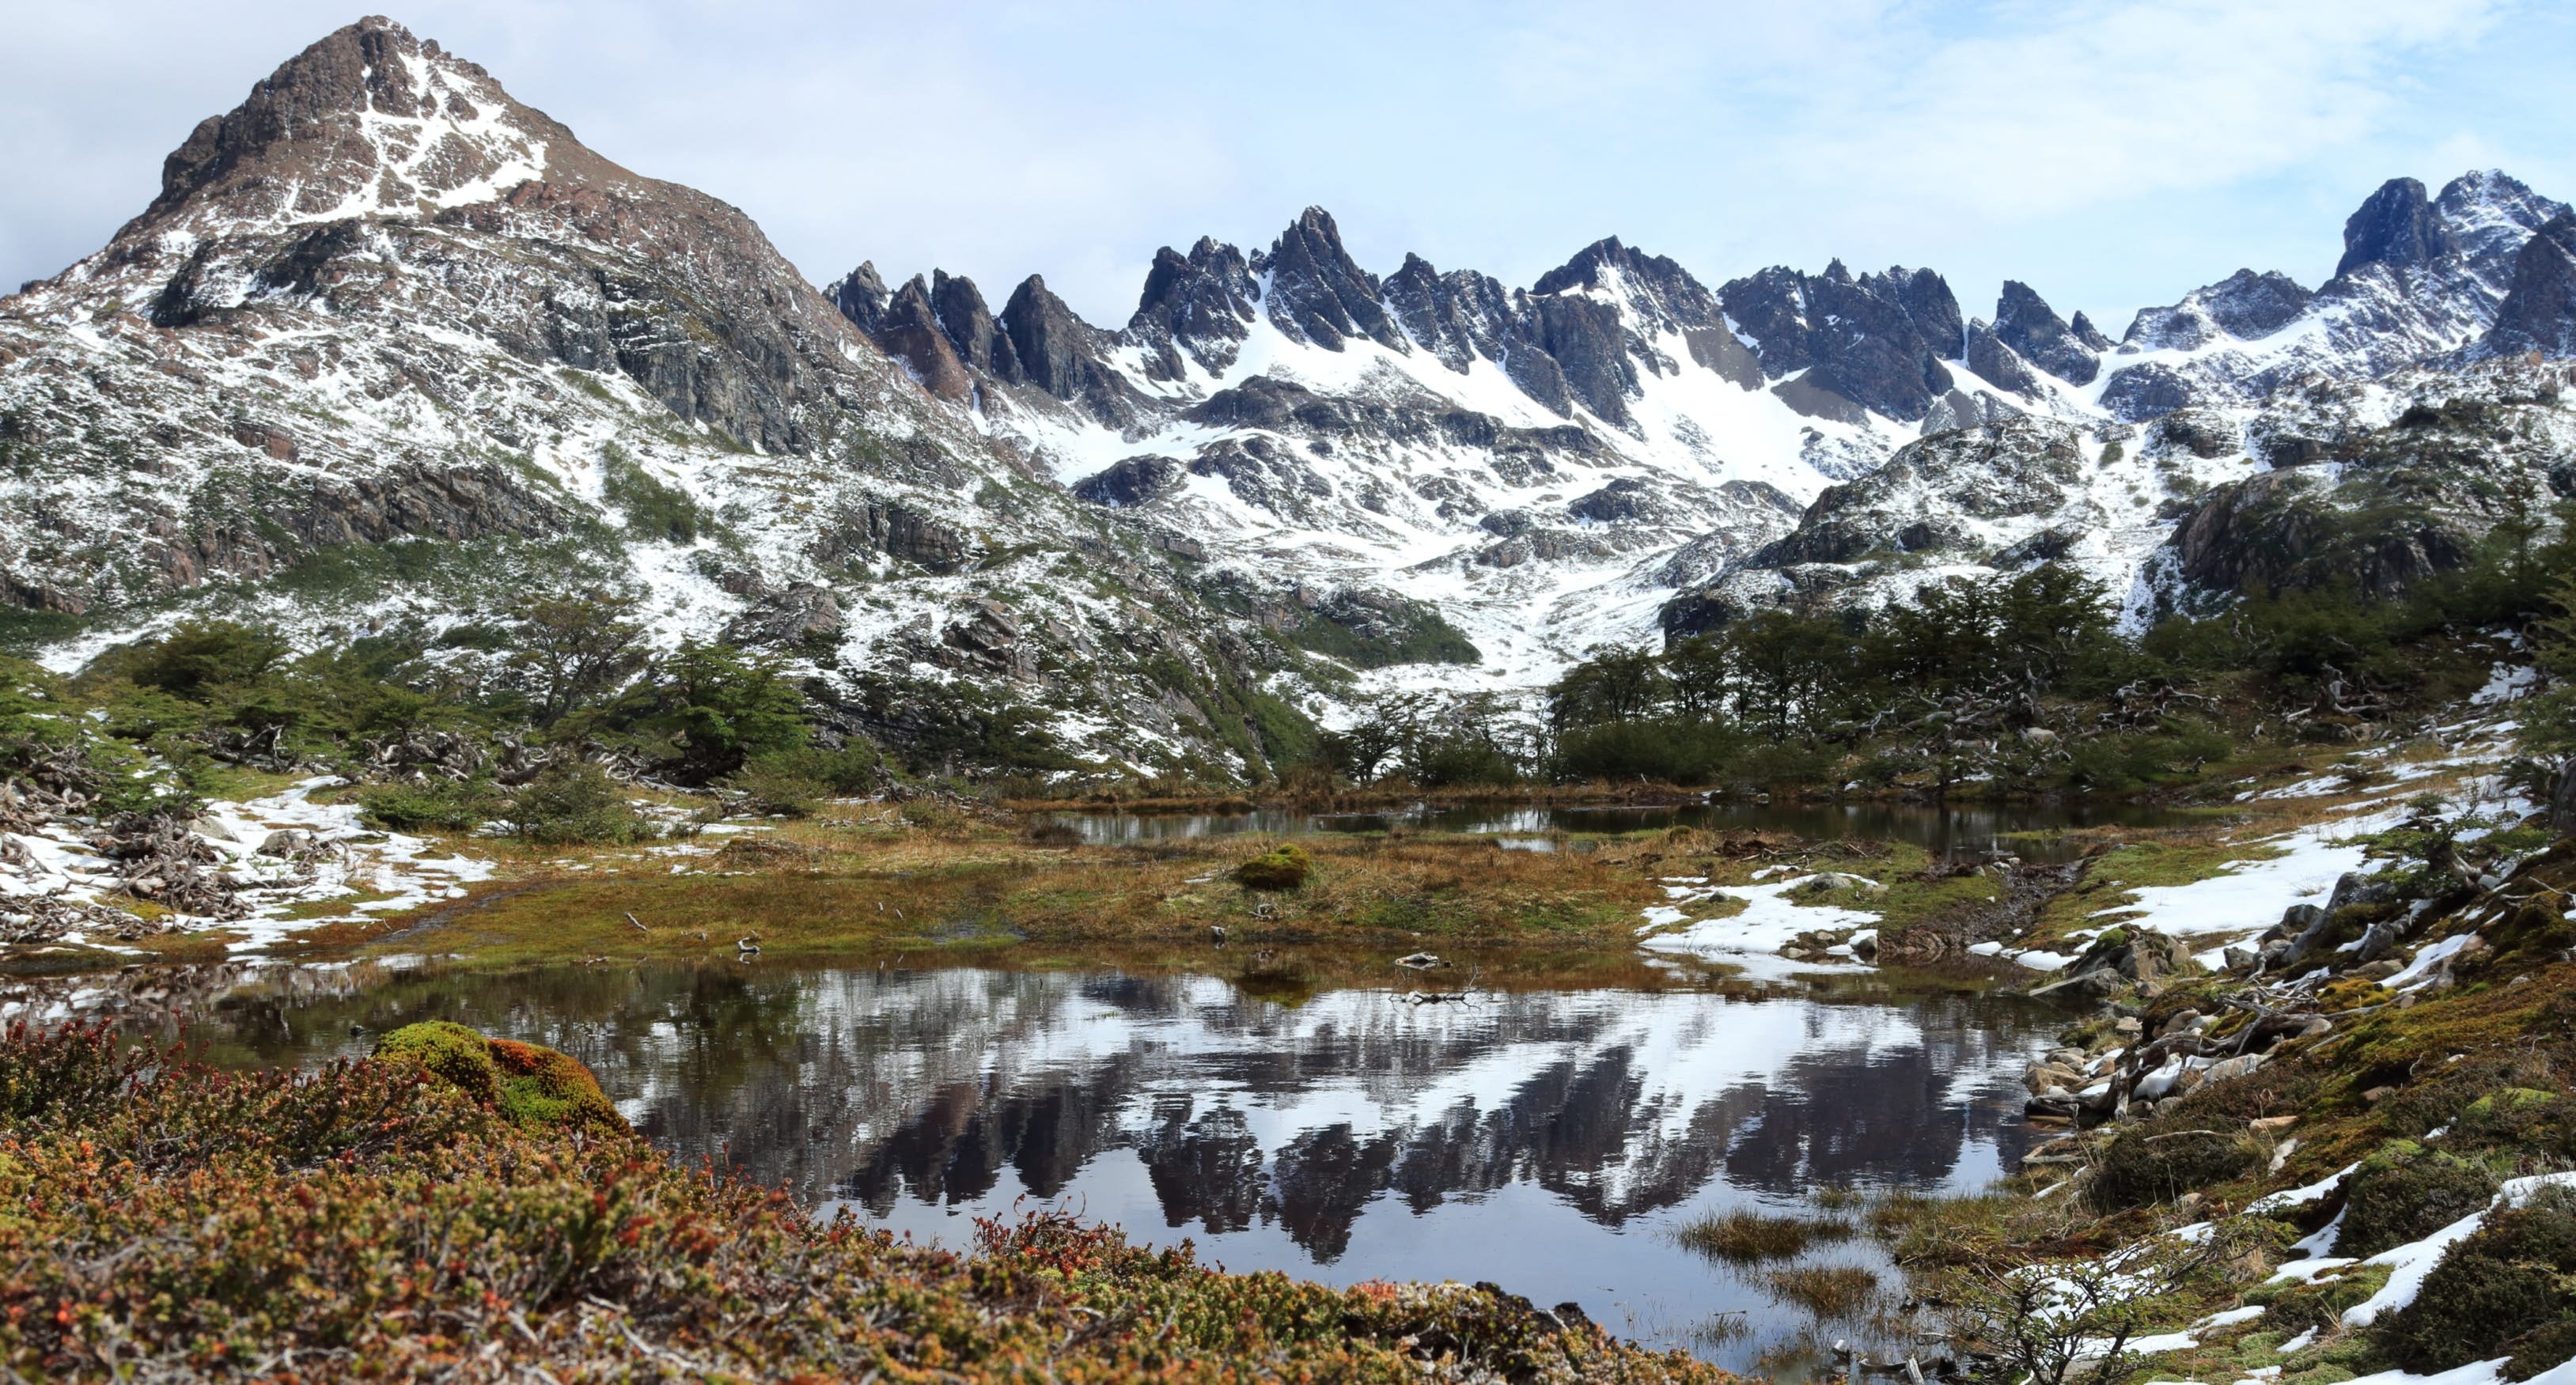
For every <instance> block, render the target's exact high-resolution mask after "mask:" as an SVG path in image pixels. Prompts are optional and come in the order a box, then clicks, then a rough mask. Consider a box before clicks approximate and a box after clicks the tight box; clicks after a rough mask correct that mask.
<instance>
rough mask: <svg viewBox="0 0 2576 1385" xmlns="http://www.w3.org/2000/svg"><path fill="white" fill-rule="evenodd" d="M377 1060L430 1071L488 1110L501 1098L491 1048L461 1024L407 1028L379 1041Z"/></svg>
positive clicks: (432, 1022) (437, 1023)
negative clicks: (498, 1097)
mask: <svg viewBox="0 0 2576 1385" xmlns="http://www.w3.org/2000/svg"><path fill="white" fill-rule="evenodd" d="M376 1057H377V1059H378V1060H379V1061H382V1062H389V1063H409V1064H411V1065H412V1066H413V1067H417V1068H423V1069H426V1070H428V1072H429V1073H430V1074H431V1075H432V1076H435V1077H441V1078H445V1079H446V1080H447V1081H448V1082H449V1083H451V1084H453V1085H454V1086H455V1087H456V1088H457V1090H459V1091H462V1092H464V1093H465V1094H466V1095H467V1096H470V1097H472V1098H474V1099H475V1100H476V1101H479V1102H482V1103H483V1104H485V1105H487V1106H488V1105H490V1104H491V1103H492V1100H493V1098H494V1097H496V1096H498V1095H499V1094H500V1090H501V1069H500V1067H499V1066H498V1065H496V1064H495V1063H494V1062H493V1061H492V1051H491V1049H490V1047H489V1046H488V1045H486V1044H485V1043H484V1042H483V1036H482V1035H480V1034H477V1033H475V1032H474V1031H473V1030H471V1029H468V1028H466V1027H465V1026H464V1025H461V1024H450V1023H448V1022H447V1021H446V1020H427V1021H424V1022H422V1023H420V1024H406V1025H404V1026H403V1027H402V1028H400V1029H397V1030H394V1031H393V1032H392V1033H389V1034H387V1035H385V1036H384V1037H383V1038H381V1039H378V1040H376Z"/></svg>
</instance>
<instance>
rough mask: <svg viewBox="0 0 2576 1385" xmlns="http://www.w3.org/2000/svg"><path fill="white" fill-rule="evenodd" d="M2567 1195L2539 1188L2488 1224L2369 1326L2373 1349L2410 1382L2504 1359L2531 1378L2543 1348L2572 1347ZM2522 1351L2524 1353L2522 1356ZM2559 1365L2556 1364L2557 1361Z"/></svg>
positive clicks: (2570, 1198)
mask: <svg viewBox="0 0 2576 1385" xmlns="http://www.w3.org/2000/svg"><path fill="white" fill-rule="evenodd" d="M2571 1273H2576V1190H2569V1189H2565V1188H2545V1189H2543V1190H2541V1192H2540V1193H2539V1194H2538V1195H2537V1196H2535V1197H2533V1198H2532V1199H2531V1200H2530V1201H2529V1202H2528V1203H2527V1204H2525V1205H2523V1206H2521V1207H2513V1208H2504V1209H2500V1210H2498V1211H2496V1212H2495V1213H2494V1214H2492V1215H2491V1216H2489V1217H2488V1218H2487V1220H2486V1224H2485V1225H2483V1226H2481V1227H2480V1228H2478V1231H2477V1232H2476V1234H2474V1235H2472V1236H2469V1237H2468V1238H2466V1239H2464V1240H2462V1241H2460V1242H2459V1243H2457V1244H2455V1245H2453V1246H2452V1247H2451V1248H2450V1249H2449V1250H2448V1251H2445V1252H2444V1253H2443V1255H2442V1259H2441V1262H2440V1263H2439V1264H2436V1265H2435V1266H2434V1267H2433V1272H2432V1273H2431V1274H2428V1275H2426V1276H2425V1277H2424V1282H2423V1284H2422V1286H2421V1287H2420V1288H2418V1289H2417V1290H2416V1293H2415V1300H2414V1302H2412V1303H2409V1304H2408V1305H2406V1306H2405V1307H2404V1308H2401V1309H2398V1310H2397V1311H2395V1312H2393V1313H2389V1314H2386V1315H2383V1316H2382V1317H2381V1318H2380V1319H2379V1321H2378V1322H2377V1323H2376V1324H2374V1332H2373V1335H2375V1336H2376V1337H2377V1338H2378V1340H2379V1344H2380V1347H2381V1349H2382V1350H2384V1351H2386V1352H2387V1353H2388V1355H2389V1356H2390V1358H2391V1359H2393V1360H2395V1361H2396V1362H2397V1364H2399V1365H2400V1366H2403V1367H2405V1368H2406V1369H2407V1370H2409V1371H2413V1372H2415V1373H2417V1374H2419V1375H2429V1374H2432V1373H2433V1372H2436V1371H2446V1370H2451V1369H2453V1368H2455V1367H2459V1366H2465V1365H2467V1364H2469V1363H2470V1362H2472V1361H2484V1360H2490V1359H2492V1358H2494V1357H2498V1356H2512V1357H2514V1358H2515V1361H2516V1364H2517V1365H2518V1366H2527V1367H2530V1368H2531V1370H2532V1371H2533V1372H2534V1373H2536V1372H2537V1371H2538V1370H2541V1369H2545V1368H2546V1367H2547V1366H2548V1365H2552V1364H2555V1362H2554V1361H2540V1360H2538V1359H2537V1358H2539V1357H2541V1356H2545V1355H2547V1354H2548V1352H2549V1351H2550V1350H2554V1349H2558V1348H2561V1347H2576V1339H2571V1338H2570V1337H2569V1335H2568V1334H2567V1333H2565V1331H2564V1330H2563V1329H2559V1330H2556V1331H2551V1332H2550V1333H2549V1336H2548V1338H2547V1339H2546V1341H2545V1342H2544V1341H2543V1340H2542V1339H2541V1334H2542V1333H2543V1331H2544V1330H2547V1329H2553V1328H2556V1327H2557V1325H2558V1324H2561V1323H2563V1322H2565V1321H2566V1320H2567V1319H2569V1318H2570V1317H2572V1316H2576V1280H2571V1277H2570V1276H2571ZM2526 1353H2528V1355H2526ZM2560 1359H2564V1358H2560Z"/></svg>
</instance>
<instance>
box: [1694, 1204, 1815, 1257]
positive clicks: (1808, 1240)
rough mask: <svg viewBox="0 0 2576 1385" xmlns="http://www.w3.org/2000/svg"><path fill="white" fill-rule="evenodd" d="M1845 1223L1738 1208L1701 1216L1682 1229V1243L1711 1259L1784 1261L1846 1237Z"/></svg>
mask: <svg viewBox="0 0 2576 1385" xmlns="http://www.w3.org/2000/svg"><path fill="white" fill-rule="evenodd" d="M1851 1234H1852V1228H1851V1224H1850V1223H1848V1222H1841V1221H1828V1220H1824V1219H1821V1218H1817V1217H1783V1216H1774V1215H1771V1214H1769V1213H1765V1212H1751V1211H1745V1210H1742V1209H1738V1210H1736V1211H1733V1212H1728V1213H1725V1214H1723V1215H1712V1216H1706V1217H1702V1218H1700V1219H1699V1220H1697V1221H1694V1222H1692V1223H1690V1224H1689V1225H1688V1226H1685V1227H1683V1228H1682V1230H1681V1242H1682V1244H1683V1245H1685V1246H1688V1247H1689V1248H1691V1249H1692V1250H1695V1251H1697V1252H1699V1253H1700V1254H1702V1255H1705V1256H1707V1257H1708V1258H1710V1259H1712V1260H1722V1261H1725V1262H1727V1263H1729V1264H1737V1265H1752V1264H1759V1263H1761V1262H1762V1261H1765V1260H1787V1259H1791V1258H1793V1257H1795V1256H1798V1255H1802V1254H1805V1253H1806V1250H1807V1247H1809V1246H1811V1245H1815V1244H1818V1243H1819V1242H1824V1241H1841V1240H1848V1239H1849V1238H1850V1237H1851Z"/></svg>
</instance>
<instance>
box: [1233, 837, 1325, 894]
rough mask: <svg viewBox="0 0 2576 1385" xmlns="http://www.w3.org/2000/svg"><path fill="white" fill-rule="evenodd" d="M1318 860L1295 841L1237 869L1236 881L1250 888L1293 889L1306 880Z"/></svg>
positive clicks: (1263, 854)
mask: <svg viewBox="0 0 2576 1385" xmlns="http://www.w3.org/2000/svg"><path fill="white" fill-rule="evenodd" d="M1314 869H1315V863H1314V862H1313V861H1312V860H1311V859H1309V858H1308V857H1307V855H1306V849H1305V848H1304V847H1301V846H1299V845H1297V844H1296V843H1295V842H1288V843H1285V844H1283V845H1280V846H1277V847H1274V848H1272V849H1271V850H1268V851H1265V852H1263V853H1261V854H1260V855H1258V856H1255V857H1253V858H1252V859H1251V860H1249V861H1246V862H1244V863H1243V864H1242V865H1239V866H1236V867H1235V868H1234V880H1235V883H1236V884H1238V885H1241V886H1243V887H1244V888H1245V889H1247V890H1293V889H1296V888H1297V887H1299V886H1301V885H1303V884H1305V883H1306V877H1307V876H1308V875H1310V874H1312V873H1313V872H1314Z"/></svg>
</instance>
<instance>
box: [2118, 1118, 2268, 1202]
mask: <svg viewBox="0 0 2576 1385" xmlns="http://www.w3.org/2000/svg"><path fill="white" fill-rule="evenodd" d="M2262 1157H2263V1156H2262V1152H2261V1151H2260V1150H2258V1149H2257V1148H2255V1147H2254V1145H2253V1143H2252V1142H2251V1141H2249V1140H2248V1139H2247V1138H2246V1137H2245V1136H2244V1135H2242V1134H2240V1133H2235V1132H2229V1131H2219V1130H2204V1129H2198V1128H2190V1127H2178V1126H2176V1125H2175V1124H2173V1123H2171V1122H2169V1121H2167V1120H2165V1119H2161V1118H2160V1119H2155V1120H2150V1121H2147V1122H2146V1123H2144V1124H2141V1125H2135V1126H2131V1127H2130V1128H2129V1129H2127V1130H2124V1131H2122V1132H2121V1133H2120V1136H2119V1138H2118V1139H2115V1140H2113V1141H2111V1145H2110V1147H2109V1148H2108V1149H2106V1150H2104V1151H2103V1152H2102V1167H2101V1170H2100V1172H2098V1173H2097V1174H2095V1175H2094V1178H2093V1184H2092V1192H2091V1196H2092V1200H2093V1205H2094V1206H2095V1207H2096V1208H2098V1209H2099V1210H2101V1211H2105V1212H2120V1211H2126V1210H2127V1209H2129V1208H2131V1207H2144V1206H2146V1205H2148V1204H2150V1203H2156V1202H2168V1201H2171V1200H2172V1199H2174V1198H2177V1197H2180V1196H2182V1195H2183V1194H2184V1193H2188V1192H2197V1191H2199V1190H2201V1189H2203V1188H2207V1187H2210V1186H2211V1185H2213V1184H2218V1183H2224V1182H2226V1181H2227V1180H2229V1179H2231V1178H2235V1177H2237V1176H2238V1175H2240V1174H2243V1173H2245V1172H2247V1171H2248V1170H2250V1169H2252V1168H2254V1167H2255V1165H2256V1163H2257V1162H2258V1161H2259V1160H2260V1159H2261V1158H2262Z"/></svg>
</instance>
